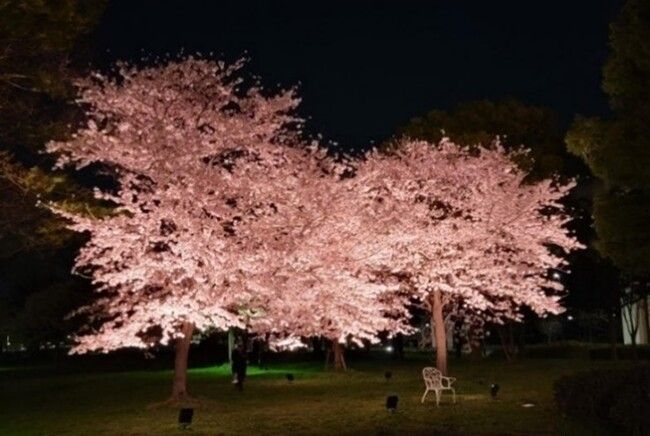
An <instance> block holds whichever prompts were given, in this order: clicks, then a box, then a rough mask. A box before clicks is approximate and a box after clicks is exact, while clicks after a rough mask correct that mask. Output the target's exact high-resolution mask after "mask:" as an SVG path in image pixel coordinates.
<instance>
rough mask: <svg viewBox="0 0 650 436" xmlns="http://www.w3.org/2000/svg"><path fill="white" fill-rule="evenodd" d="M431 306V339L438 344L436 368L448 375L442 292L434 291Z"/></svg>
mask: <svg viewBox="0 0 650 436" xmlns="http://www.w3.org/2000/svg"><path fill="white" fill-rule="evenodd" d="M429 304H430V305H431V339H432V344H434V343H435V344H436V367H437V368H438V370H439V371H440V372H441V373H442V374H443V375H447V330H446V329H445V319H444V317H443V316H442V308H443V307H442V296H441V295H440V291H433V293H432V294H431V297H430V299H429Z"/></svg>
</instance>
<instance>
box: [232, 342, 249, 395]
mask: <svg viewBox="0 0 650 436" xmlns="http://www.w3.org/2000/svg"><path fill="white" fill-rule="evenodd" d="M231 360H232V374H233V376H234V382H235V386H236V387H237V389H239V390H240V391H242V390H244V379H245V378H246V366H247V362H246V353H245V352H244V349H243V347H242V346H241V344H240V345H237V347H236V348H235V349H234V350H232V355H231Z"/></svg>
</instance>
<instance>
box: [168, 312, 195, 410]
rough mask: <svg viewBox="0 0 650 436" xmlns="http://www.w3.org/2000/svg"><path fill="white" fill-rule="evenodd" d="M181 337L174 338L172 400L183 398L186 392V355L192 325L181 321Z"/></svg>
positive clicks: (188, 350) (190, 339)
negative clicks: (174, 354)
mask: <svg viewBox="0 0 650 436" xmlns="http://www.w3.org/2000/svg"><path fill="white" fill-rule="evenodd" d="M181 331H182V333H183V337H182V338H178V339H176V358H175V359H174V383H173V385H172V400H183V399H187V398H188V397H189V396H188V394H187V357H188V355H189V352H190V343H191V341H192V333H193V332H194V325H193V324H191V323H188V322H186V323H183V326H182V327H181Z"/></svg>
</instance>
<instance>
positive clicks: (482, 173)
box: [357, 140, 581, 372]
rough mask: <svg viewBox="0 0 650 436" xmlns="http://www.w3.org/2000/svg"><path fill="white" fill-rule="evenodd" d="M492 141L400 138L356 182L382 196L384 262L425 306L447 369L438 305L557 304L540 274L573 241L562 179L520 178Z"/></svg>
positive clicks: (490, 314)
mask: <svg viewBox="0 0 650 436" xmlns="http://www.w3.org/2000/svg"><path fill="white" fill-rule="evenodd" d="M526 176H527V173H526V172H524V171H522V170H521V169H520V168H518V167H517V166H516V164H514V163H513V162H512V160H511V158H510V155H509V154H508V153H506V152H505V151H504V150H503V148H501V147H499V146H498V144H497V145H495V146H494V147H493V148H491V149H488V148H482V147H480V146H479V147H478V148H475V149H473V150H471V149H469V148H463V147H459V146H457V145H455V144H453V143H450V142H448V141H446V140H443V141H442V142H441V143H440V144H439V145H437V146H434V145H432V144H430V143H427V142H424V141H408V140H407V141H404V142H402V143H400V144H399V145H398V147H396V149H395V151H394V153H392V154H390V155H384V154H381V153H377V152H375V153H373V154H371V155H369V156H367V158H366V159H365V160H364V161H363V162H362V164H361V165H360V167H359V168H358V174H357V178H358V179H359V183H361V184H363V185H365V186H367V188H366V191H367V192H369V193H370V194H371V195H373V196H374V199H375V200H376V201H377V202H378V203H379V204H382V205H385V206H382V210H383V211H384V213H388V214H390V220H388V219H387V220H385V224H386V225H387V229H386V230H385V232H384V234H385V235H386V236H384V238H386V237H388V240H386V239H384V240H383V241H382V242H381V243H382V245H391V246H392V247H394V248H393V249H394V254H393V257H392V259H391V262H390V264H389V265H390V268H391V271H394V272H400V273H402V274H404V275H405V276H406V277H409V278H410V285H411V286H412V287H413V289H414V291H415V295H416V296H417V297H418V298H419V299H420V301H422V303H423V304H424V305H425V307H427V309H428V310H429V312H430V314H431V325H432V327H433V335H434V336H435V338H434V340H433V342H435V344H436V364H437V366H438V368H439V369H440V370H441V371H443V372H446V371H447V347H446V343H447V331H446V330H447V329H446V323H445V309H447V310H448V311H449V310H450V309H451V310H452V311H453V310H454V309H456V310H457V309H459V308H463V309H464V310H465V313H466V315H465V316H466V317H468V318H471V317H478V318H481V319H483V320H484V321H485V322H496V323H503V322H504V320H509V319H513V320H520V319H521V317H522V313H521V309H522V308H523V307H529V308H530V309H532V311H534V312H535V313H538V314H540V315H544V314H545V313H559V312H561V311H562V310H563V309H562V306H561V305H560V303H559V298H560V297H559V295H558V293H559V292H560V291H562V289H563V285H562V284H561V283H560V282H559V281H558V280H556V279H554V278H553V276H552V275H551V274H550V270H551V269H565V268H566V267H567V261H566V259H565V258H564V255H565V254H566V253H568V252H569V251H571V250H573V249H576V248H579V247H580V246H581V245H580V244H579V243H578V242H577V241H576V239H575V237H574V236H573V235H572V234H571V232H570V230H569V229H567V228H566V224H567V222H568V221H569V219H568V217H567V216H566V215H565V214H564V212H563V206H562V204H561V203H560V200H561V199H562V198H563V197H564V196H565V195H566V193H567V192H568V190H569V189H570V188H571V186H572V185H562V184H559V183H558V182H557V181H553V180H550V179H546V180H542V181H539V182H535V183H526V182H525V180H526Z"/></svg>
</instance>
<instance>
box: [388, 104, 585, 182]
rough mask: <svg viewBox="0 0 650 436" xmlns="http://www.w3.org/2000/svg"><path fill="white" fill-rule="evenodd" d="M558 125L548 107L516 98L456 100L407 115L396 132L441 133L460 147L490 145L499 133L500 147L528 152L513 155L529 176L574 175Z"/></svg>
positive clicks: (429, 137) (428, 137) (575, 166)
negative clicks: (445, 107)
mask: <svg viewBox="0 0 650 436" xmlns="http://www.w3.org/2000/svg"><path fill="white" fill-rule="evenodd" d="M563 132H564V130H563V128H562V125H561V123H560V121H559V119H558V117H557V115H556V114H555V113H554V112H553V111H552V110H551V109H548V108H544V107H539V106H529V105H526V104H524V103H522V102H520V101H518V100H515V99H506V100H501V101H497V102H493V101H488V100H478V101H470V102H466V103H460V104H458V105H457V106H455V107H453V108H452V109H450V110H448V111H443V110H439V109H434V110H431V111H429V112H427V113H426V114H425V115H423V116H418V117H414V118H412V119H411V120H410V121H409V122H408V123H407V124H406V125H405V126H403V127H401V128H400V129H399V131H398V133H399V134H400V135H403V136H406V137H408V138H412V139H421V140H425V141H428V142H430V143H433V144H437V143H438V142H440V141H441V140H442V138H443V137H448V138H449V139H450V140H451V141H453V142H455V143H457V144H461V145H470V146H472V145H477V144H490V143H491V142H492V141H493V140H494V138H495V137H497V136H498V137H499V139H500V142H501V144H502V145H503V147H504V148H506V149H507V150H510V151H514V150H518V149H520V148H521V147H522V146H524V145H525V147H526V148H527V149H529V150H530V153H528V154H527V155H523V154H520V155H519V156H517V159H518V161H517V162H518V163H519V164H520V165H521V166H522V168H524V169H525V170H526V171H527V172H528V173H529V177H531V178H533V179H540V178H543V177H549V176H551V175H553V174H557V173H561V174H567V175H575V174H576V173H577V172H579V171H580V169H581V165H580V162H579V161H578V160H577V159H575V158H574V157H572V156H571V155H570V154H569V153H567V151H566V149H565V147H564V144H563V141H562V138H563Z"/></svg>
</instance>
